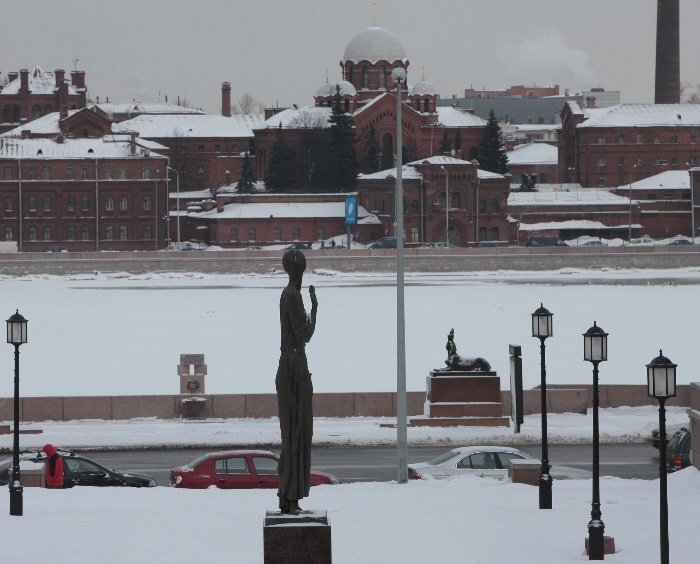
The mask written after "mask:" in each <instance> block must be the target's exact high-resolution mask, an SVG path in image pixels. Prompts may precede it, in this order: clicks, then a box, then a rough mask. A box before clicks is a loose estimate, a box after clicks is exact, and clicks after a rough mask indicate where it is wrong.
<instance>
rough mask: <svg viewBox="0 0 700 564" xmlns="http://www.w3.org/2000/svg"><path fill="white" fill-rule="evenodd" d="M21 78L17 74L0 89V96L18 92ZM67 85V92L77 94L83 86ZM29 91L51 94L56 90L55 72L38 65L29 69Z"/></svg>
mask: <svg viewBox="0 0 700 564" xmlns="http://www.w3.org/2000/svg"><path fill="white" fill-rule="evenodd" d="M21 83H22V79H21V78H20V77H19V76H18V77H17V78H15V79H14V80H11V81H10V82H8V83H7V84H6V85H4V86H3V87H2V89H0V96H16V95H17V94H19V90H20V87H21V85H22V84H21ZM66 84H67V85H68V94H69V95H76V94H79V93H80V92H81V91H83V90H84V88H76V87H75V86H73V85H72V84H71V83H69V82H66ZM28 87H29V91H30V92H31V93H32V94H53V93H54V92H55V91H56V74H55V73H54V72H53V71H45V70H43V69H42V68H41V67H39V66H35V67H34V68H33V69H31V70H30V71H29V84H28Z"/></svg>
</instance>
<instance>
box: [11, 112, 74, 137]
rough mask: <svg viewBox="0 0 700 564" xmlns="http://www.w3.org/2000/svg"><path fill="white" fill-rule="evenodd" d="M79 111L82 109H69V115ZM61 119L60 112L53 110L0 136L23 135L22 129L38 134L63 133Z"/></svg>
mask: <svg viewBox="0 0 700 564" xmlns="http://www.w3.org/2000/svg"><path fill="white" fill-rule="evenodd" d="M79 111H81V110H68V114H67V115H68V117H70V116H72V115H74V114H76V113H77V112H79ZM60 119H61V114H60V112H51V113H49V114H46V115H43V116H41V117H38V118H36V119H33V120H32V121H28V122H27V123H23V124H22V125H20V126H19V127H15V128H14V129H10V130H9V131H6V132H5V133H3V134H0V137H20V136H21V135H22V131H25V130H28V131H31V132H32V134H37V135H58V134H59V133H61V128H60V126H59V123H58V122H59V121H60Z"/></svg>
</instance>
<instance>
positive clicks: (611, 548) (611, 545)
mask: <svg viewBox="0 0 700 564" xmlns="http://www.w3.org/2000/svg"><path fill="white" fill-rule="evenodd" d="M588 543H589V539H588V537H586V540H585V542H584V545H585V549H586V554H588ZM603 554H604V555H605V554H615V537H609V536H607V535H604V536H603Z"/></svg>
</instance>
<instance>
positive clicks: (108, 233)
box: [105, 225, 114, 241]
mask: <svg viewBox="0 0 700 564" xmlns="http://www.w3.org/2000/svg"><path fill="white" fill-rule="evenodd" d="M105 239H107V240H108V241H111V240H112V239H114V227H112V226H111V225H108V226H107V227H105Z"/></svg>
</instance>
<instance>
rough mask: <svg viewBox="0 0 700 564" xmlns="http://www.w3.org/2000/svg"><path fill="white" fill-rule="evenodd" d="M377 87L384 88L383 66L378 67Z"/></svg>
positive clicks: (384, 73)
mask: <svg viewBox="0 0 700 564" xmlns="http://www.w3.org/2000/svg"><path fill="white" fill-rule="evenodd" d="M379 88H380V89H385V88H386V71H385V70H384V67H379Z"/></svg>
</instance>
